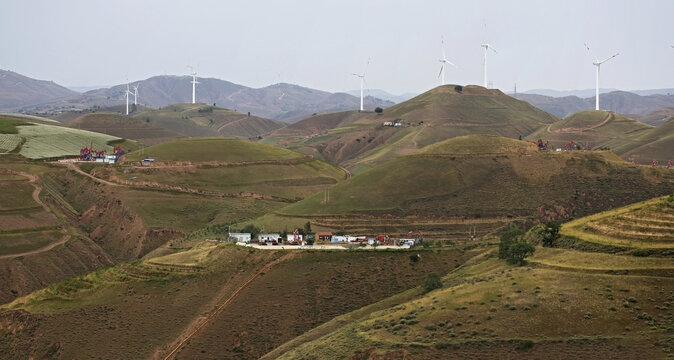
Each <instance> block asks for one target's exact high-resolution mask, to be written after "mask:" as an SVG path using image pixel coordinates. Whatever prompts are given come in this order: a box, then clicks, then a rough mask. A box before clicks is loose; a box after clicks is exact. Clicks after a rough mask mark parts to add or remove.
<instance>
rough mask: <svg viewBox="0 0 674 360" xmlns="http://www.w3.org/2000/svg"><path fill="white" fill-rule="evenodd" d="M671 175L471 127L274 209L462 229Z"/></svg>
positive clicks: (625, 197) (623, 191) (379, 225)
mask: <svg viewBox="0 0 674 360" xmlns="http://www.w3.org/2000/svg"><path fill="white" fill-rule="evenodd" d="M673 179H674V172H672V171H671V170H667V169H662V168H660V169H650V168H639V167H636V166H630V165H629V164H628V163H626V162H624V161H622V160H621V159H619V158H618V157H617V156H615V155H614V154H612V153H610V152H562V153H547V152H538V151H537V150H536V147H535V145H533V144H529V143H526V142H523V141H518V140H512V139H507V138H500V137H494V136H477V135H476V136H468V137H458V138H454V139H450V140H447V141H445V142H442V143H438V144H435V145H431V146H429V147H427V148H425V149H422V150H420V151H419V152H417V153H415V154H412V155H407V156H403V157H400V158H397V159H394V160H392V161H389V162H387V163H384V164H381V165H379V166H376V167H374V168H372V169H370V170H368V171H365V172H363V173H360V174H357V175H355V176H353V177H352V178H350V179H348V180H346V181H344V182H342V183H339V184H337V185H335V186H333V187H332V188H330V190H329V200H328V199H327V194H326V193H319V194H316V195H314V196H312V197H309V198H307V199H305V200H303V201H300V202H298V203H295V204H292V205H289V206H288V207H285V208H283V209H281V210H279V211H278V212H277V213H278V214H279V215H281V216H285V217H299V218H311V219H313V220H312V222H315V223H316V224H322V225H325V226H327V227H332V228H333V229H335V230H339V229H340V226H344V229H345V230H349V229H350V227H351V226H353V227H354V228H356V229H359V230H362V231H365V232H366V233H378V232H384V231H385V232H391V233H398V234H406V233H407V232H408V231H410V230H415V229H417V228H419V229H427V230H429V231H430V233H431V234H433V235H435V237H437V238H441V239H442V238H445V239H448V238H449V239H451V238H455V237H460V238H466V237H467V236H466V234H467V230H468V227H470V226H472V225H471V224H469V223H470V222H471V221H473V220H474V221H475V224H474V226H476V227H477V229H478V231H480V232H481V233H482V234H484V233H485V232H491V231H492V230H494V228H495V227H498V225H499V224H500V225H502V223H503V222H504V221H510V220H520V221H529V220H533V219H568V218H570V217H578V216H583V215H586V214H591V213H594V212H598V211H602V210H605V209H608V208H611V207H617V206H622V205H625V204H627V203H630V202H633V201H634V200H635V199H636V200H640V199H645V198H651V197H653V196H658V195H663V194H668V193H671V192H672V191H673V190H674V188H673V186H674V182H673ZM466 220H469V221H466ZM368 223H369V224H370V225H369V226H370V230H369V231H368V230H367V228H368ZM450 224H456V225H455V226H454V225H451V226H450Z"/></svg>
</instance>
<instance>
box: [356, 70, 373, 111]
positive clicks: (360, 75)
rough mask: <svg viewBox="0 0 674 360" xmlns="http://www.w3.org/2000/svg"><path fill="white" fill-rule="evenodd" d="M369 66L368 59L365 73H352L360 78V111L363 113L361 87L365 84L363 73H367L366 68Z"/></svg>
mask: <svg viewBox="0 0 674 360" xmlns="http://www.w3.org/2000/svg"><path fill="white" fill-rule="evenodd" d="M368 65H370V59H367V64H366V65H365V71H363V73H362V74H356V73H353V75H355V76H358V77H359V78H360V111H363V86H364V84H365V73H366V72H367V67H368Z"/></svg>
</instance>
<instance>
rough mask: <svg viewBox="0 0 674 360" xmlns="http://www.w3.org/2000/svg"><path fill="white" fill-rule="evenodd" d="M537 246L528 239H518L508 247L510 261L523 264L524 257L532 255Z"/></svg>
mask: <svg viewBox="0 0 674 360" xmlns="http://www.w3.org/2000/svg"><path fill="white" fill-rule="evenodd" d="M534 251H536V248H535V247H534V246H533V245H531V244H529V243H528V242H526V241H518V242H516V243H514V244H512V245H510V247H509V248H508V262H509V263H511V264H519V265H522V263H523V262H524V258H526V257H528V256H531V255H533V254H534Z"/></svg>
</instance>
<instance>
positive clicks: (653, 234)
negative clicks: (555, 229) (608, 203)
mask: <svg viewBox="0 0 674 360" xmlns="http://www.w3.org/2000/svg"><path fill="white" fill-rule="evenodd" d="M670 199H672V197H671V196H665V197H659V198H655V199H651V200H647V201H644V202H640V203H636V204H632V205H628V206H624V207H621V208H618V209H614V210H609V211H605V212H601V213H598V214H594V215H590V216H587V217H584V218H581V219H577V220H574V221H571V222H569V223H566V224H564V225H563V226H562V230H561V232H560V233H561V234H562V235H567V236H572V237H576V238H579V239H583V240H585V241H588V242H595V243H599V244H603V245H612V246H619V247H625V248H641V249H648V248H651V249H671V248H673V247H674V238H672V236H671V234H672V233H673V231H674V230H673V229H674V216H673V215H672V214H673V213H674V211H672V209H673V207H672V205H671V204H672V201H671V200H670ZM607 224H608V225H607ZM634 224H641V226H640V227H639V228H638V229H639V232H635V231H632V232H629V231H627V232H626V231H623V230H622V229H624V228H628V229H629V228H630V226H634ZM604 225H607V226H604ZM625 234H631V235H625ZM636 234H638V235H636ZM668 234H669V235H668Z"/></svg>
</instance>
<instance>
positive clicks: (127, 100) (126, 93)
mask: <svg viewBox="0 0 674 360" xmlns="http://www.w3.org/2000/svg"><path fill="white" fill-rule="evenodd" d="M130 94H133V93H132V92H131V91H129V83H126V91H125V92H124V96H126V114H127V115H129V95H130Z"/></svg>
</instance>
